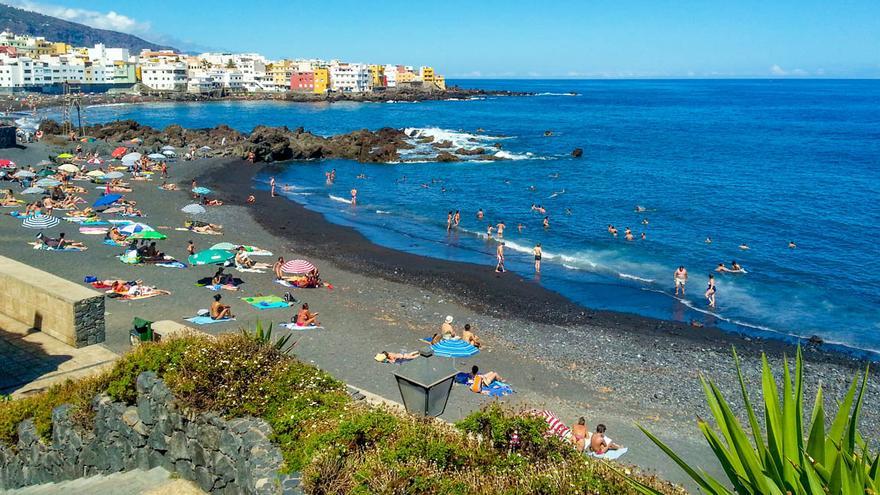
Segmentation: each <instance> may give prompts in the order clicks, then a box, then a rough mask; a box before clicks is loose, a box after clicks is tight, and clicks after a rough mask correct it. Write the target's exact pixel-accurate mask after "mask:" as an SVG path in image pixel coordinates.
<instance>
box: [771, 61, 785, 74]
mask: <svg viewBox="0 0 880 495" xmlns="http://www.w3.org/2000/svg"><path fill="white" fill-rule="evenodd" d="M770 73H771V74H773V75H774V76H785V75H788V72H786V71H785V69H783V68H782V67H780V66H778V65H776V64H773V65H772V66H771V67H770Z"/></svg>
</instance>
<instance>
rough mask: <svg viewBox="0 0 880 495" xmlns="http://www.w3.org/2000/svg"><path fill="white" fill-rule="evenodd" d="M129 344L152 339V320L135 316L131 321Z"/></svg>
mask: <svg viewBox="0 0 880 495" xmlns="http://www.w3.org/2000/svg"><path fill="white" fill-rule="evenodd" d="M131 326H132V328H131V345H138V344H139V343H141V342H152V341H153V322H152V321H149V320H145V319H143V318H138V317H135V318H134V320H132V322H131Z"/></svg>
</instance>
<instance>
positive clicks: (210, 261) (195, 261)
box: [189, 249, 235, 265]
mask: <svg viewBox="0 0 880 495" xmlns="http://www.w3.org/2000/svg"><path fill="white" fill-rule="evenodd" d="M233 257H235V254H234V253H233V252H232V251H226V250H225V249H205V250H204V251H199V252H198V253H196V254H193V255H191V256H190V257H189V262H190V264H191V265H215V264H218V263H225V262H226V261H228V260H230V259H232V258H233Z"/></svg>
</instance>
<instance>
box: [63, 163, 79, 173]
mask: <svg viewBox="0 0 880 495" xmlns="http://www.w3.org/2000/svg"><path fill="white" fill-rule="evenodd" d="M58 170H60V171H62V172H68V173H71V174H75V173H77V172H79V168H77V166H76V165H74V164H72V163H65V164H64V165H61V166H60V167H58Z"/></svg>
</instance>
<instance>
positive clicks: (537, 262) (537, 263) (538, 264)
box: [532, 242, 543, 273]
mask: <svg viewBox="0 0 880 495" xmlns="http://www.w3.org/2000/svg"><path fill="white" fill-rule="evenodd" d="M532 252H533V253H535V273H541V255H542V254H543V252H542V251H541V243H540V242H539V243H538V244H536V245H535V249H533V250H532Z"/></svg>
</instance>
